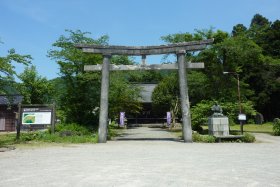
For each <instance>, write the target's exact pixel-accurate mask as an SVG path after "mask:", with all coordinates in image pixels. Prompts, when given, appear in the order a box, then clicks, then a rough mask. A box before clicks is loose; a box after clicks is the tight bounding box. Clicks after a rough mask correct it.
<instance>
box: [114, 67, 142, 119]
mask: <svg viewBox="0 0 280 187" xmlns="http://www.w3.org/2000/svg"><path fill="white" fill-rule="evenodd" d="M140 98H141V96H140V88H138V87H136V86H134V85H132V84H130V83H129V82H128V80H127V79H126V78H125V74H124V73H123V72H113V73H111V77H110V91H109V106H110V107H109V116H110V118H112V119H116V118H118V117H119V114H120V112H121V111H124V112H126V113H127V114H137V113H139V112H140V110H141V109H142V107H141V103H140Z"/></svg>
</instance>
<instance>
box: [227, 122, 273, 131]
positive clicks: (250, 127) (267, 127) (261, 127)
mask: <svg viewBox="0 0 280 187" xmlns="http://www.w3.org/2000/svg"><path fill="white" fill-rule="evenodd" d="M230 130H231V131H240V125H239V124H238V125H231V126H230ZM243 131H244V132H251V133H268V134H272V133H273V125H272V123H265V124H262V125H256V124H245V125H243Z"/></svg>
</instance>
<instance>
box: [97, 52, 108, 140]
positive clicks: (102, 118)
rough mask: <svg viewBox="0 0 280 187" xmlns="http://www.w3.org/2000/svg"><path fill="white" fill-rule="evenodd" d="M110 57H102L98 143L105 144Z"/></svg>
mask: <svg viewBox="0 0 280 187" xmlns="http://www.w3.org/2000/svg"><path fill="white" fill-rule="evenodd" d="M110 58H111V56H110V55H104V56H103V65H102V80H101V96H100V114H99V129H98V143H106V142H107V128H108V105H109V66H110Z"/></svg>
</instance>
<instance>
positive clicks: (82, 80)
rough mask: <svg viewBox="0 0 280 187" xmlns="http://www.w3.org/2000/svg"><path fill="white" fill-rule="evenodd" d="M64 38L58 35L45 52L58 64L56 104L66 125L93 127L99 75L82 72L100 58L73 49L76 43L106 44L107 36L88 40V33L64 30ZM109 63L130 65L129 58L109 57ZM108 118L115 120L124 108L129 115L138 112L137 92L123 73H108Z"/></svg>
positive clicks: (97, 73)
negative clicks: (47, 51) (60, 89)
mask: <svg viewBox="0 0 280 187" xmlns="http://www.w3.org/2000/svg"><path fill="white" fill-rule="evenodd" d="M67 33H68V34H69V35H68V36H61V37H60V38H59V39H58V40H57V41H56V42H55V43H54V44H53V46H54V49H52V50H50V51H49V57H51V58H52V59H54V60H56V61H57V63H58V64H59V65H60V74H61V78H59V79H57V80H55V81H54V84H55V87H56V88H58V89H59V88H63V92H60V93H59V96H56V98H58V104H59V109H60V115H61V118H62V119H65V121H66V122H68V123H78V124H83V125H91V126H92V125H94V126H97V121H98V117H99V115H98V110H96V109H97V108H99V105H100V84H101V83H100V82H101V73H100V72H84V71H83V67H84V65H95V64H101V63H102V59H103V58H102V56H101V55H96V54H90V53H83V52H82V50H80V49H77V48H76V47H75V45H76V44H98V45H107V44H108V43H107V42H108V36H102V37H100V38H99V39H96V40H94V39H91V38H89V37H88V36H87V35H88V34H89V33H88V32H81V31H80V30H77V31H71V30H67ZM111 62H112V63H113V64H133V63H134V62H133V59H131V58H129V57H127V56H113V57H112V58H111ZM110 80H111V81H110V92H109V94H110V96H109V106H110V107H109V115H110V117H111V118H116V117H117V116H118V114H119V112H120V111H123V110H124V108H126V110H129V111H130V112H131V113H135V112H136V113H137V112H138V111H139V109H140V107H141V106H140V104H139V102H138V95H139V91H138V90H137V89H136V88H133V87H131V86H130V85H129V84H128V82H127V79H126V74H125V73H123V72H119V73H112V74H111V79H110Z"/></svg>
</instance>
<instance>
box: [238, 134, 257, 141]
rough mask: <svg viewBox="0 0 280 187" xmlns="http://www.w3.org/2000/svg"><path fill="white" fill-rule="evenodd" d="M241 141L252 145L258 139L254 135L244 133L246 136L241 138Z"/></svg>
mask: <svg viewBox="0 0 280 187" xmlns="http://www.w3.org/2000/svg"><path fill="white" fill-rule="evenodd" d="M241 141H242V142H245V143H252V142H255V141H256V138H255V136H254V135H253V134H250V133H244V136H243V137H242V138H241Z"/></svg>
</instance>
